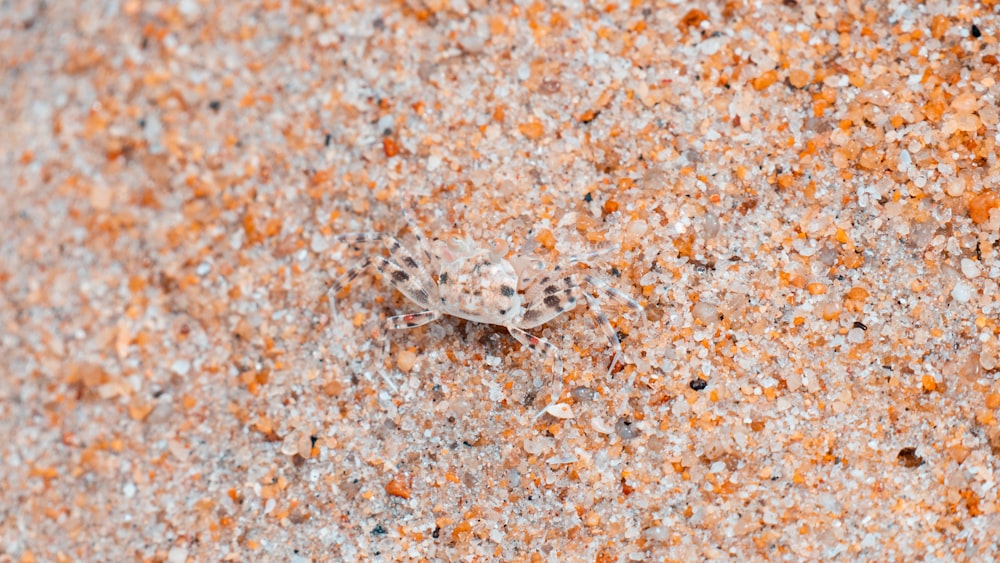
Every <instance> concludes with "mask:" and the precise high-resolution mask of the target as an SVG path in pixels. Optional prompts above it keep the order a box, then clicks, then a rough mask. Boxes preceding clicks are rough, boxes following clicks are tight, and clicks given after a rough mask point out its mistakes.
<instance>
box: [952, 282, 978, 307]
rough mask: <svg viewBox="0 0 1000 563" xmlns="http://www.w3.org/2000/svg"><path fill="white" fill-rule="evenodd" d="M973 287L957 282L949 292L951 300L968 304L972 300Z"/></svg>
mask: <svg viewBox="0 0 1000 563" xmlns="http://www.w3.org/2000/svg"><path fill="white" fill-rule="evenodd" d="M972 292H973V287H972V286H971V285H969V284H967V283H965V282H961V281H960V282H958V283H956V284H955V287H954V288H952V290H951V298H952V299H954V300H955V301H958V302H959V303H968V302H969V300H970V299H972Z"/></svg>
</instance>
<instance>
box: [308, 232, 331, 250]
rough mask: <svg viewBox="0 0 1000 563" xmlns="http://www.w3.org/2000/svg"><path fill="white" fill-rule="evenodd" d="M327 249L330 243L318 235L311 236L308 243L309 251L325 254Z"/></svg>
mask: <svg viewBox="0 0 1000 563" xmlns="http://www.w3.org/2000/svg"><path fill="white" fill-rule="evenodd" d="M328 248H330V243H329V242H327V240H326V237H324V236H323V235H322V234H320V233H315V234H314V235H313V236H312V240H310V241H309V250H312V251H313V252H315V253H316V254H319V253H321V252H325V251H326V250H327V249H328Z"/></svg>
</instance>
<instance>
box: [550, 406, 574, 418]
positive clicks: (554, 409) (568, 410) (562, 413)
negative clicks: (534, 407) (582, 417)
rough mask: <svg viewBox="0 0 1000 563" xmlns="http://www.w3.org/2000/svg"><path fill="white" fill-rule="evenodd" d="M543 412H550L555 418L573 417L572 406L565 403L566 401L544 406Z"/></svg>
mask: <svg viewBox="0 0 1000 563" xmlns="http://www.w3.org/2000/svg"><path fill="white" fill-rule="evenodd" d="M545 412H547V413H549V414H551V415H552V416H554V417H556V418H562V419H566V418H573V417H574V416H576V415H574V414H573V407H571V406H569V405H567V404H566V403H556V404H554V405H549V406H547V407H545Z"/></svg>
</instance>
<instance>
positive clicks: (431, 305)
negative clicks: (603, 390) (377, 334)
mask: <svg viewBox="0 0 1000 563" xmlns="http://www.w3.org/2000/svg"><path fill="white" fill-rule="evenodd" d="M406 220H407V223H408V225H409V228H410V231H411V232H412V233H413V235H414V237H415V238H416V239H417V244H418V246H419V253H420V254H422V255H423V257H424V258H425V260H426V263H423V264H422V263H421V262H419V261H418V260H416V259H415V258H414V255H413V253H412V252H411V251H410V250H408V249H407V248H406V247H405V246H403V244H402V243H400V242H399V240H397V239H396V238H395V237H393V236H391V235H388V234H385V233H378V232H368V233H350V234H343V235H338V236H337V237H335V240H337V241H339V242H344V243H348V244H362V243H373V242H378V243H381V244H382V245H383V246H385V247H386V249H388V251H389V256H388V257H384V256H369V257H367V258H365V259H364V261H362V262H361V263H360V264H358V265H357V266H355V267H352V268H349V269H348V270H347V271H346V272H345V273H344V274H343V275H342V276H341V277H340V278H339V279H338V280H336V281H334V282H333V283H332V284H331V291H332V292H333V294H334V295H336V294H338V293H340V292H341V291H342V290H343V289H344V288H345V287H346V286H347V285H348V284H350V283H351V282H353V281H354V280H356V279H357V278H358V277H359V276H360V275H361V273H362V272H363V271H365V270H367V269H369V268H371V267H374V268H376V269H377V270H378V271H379V272H380V273H382V274H384V275H385V276H386V279H387V280H388V282H389V284H390V285H392V287H394V288H395V289H396V290H398V291H399V292H400V293H402V294H403V295H404V296H405V297H407V298H408V299H409V300H410V301H412V302H414V303H415V304H417V305H420V306H422V307H425V308H426V310H425V311H421V312H417V313H410V314H405V315H398V316H394V317H391V318H389V319H388V327H389V328H391V329H405V328H414V327H418V326H421V325H424V324H427V323H430V322H433V321H436V320H438V319H440V318H442V317H444V316H446V315H450V316H453V317H459V318H462V319H465V320H468V321H472V322H478V323H485V324H493V325H499V326H503V327H504V328H506V329H507V331H508V332H509V333H510V334H511V336H513V337H514V338H515V339H516V340H517V341H518V342H520V343H521V345H522V346H525V347H527V348H528V349H529V350H531V351H533V352H537V353H540V354H541V355H542V356H543V357H545V358H548V359H551V360H552V363H553V379H554V382H555V384H554V385H553V395H552V402H551V403H550V404H549V406H548V407H546V410H548V409H549V408H550V407H552V406H553V405H554V404H555V403H556V401H558V399H559V396H560V394H561V392H562V387H561V385H562V358H561V356H560V354H559V350H558V348H557V347H556V346H555V345H554V344H552V343H551V342H549V341H548V340H546V339H544V338H541V337H538V336H534V335H532V334H530V333H528V332H527V330H528V329H532V328H535V327H538V326H540V325H542V324H545V323H547V322H548V321H550V320H552V319H553V318H555V317H557V316H559V315H561V314H563V313H565V312H567V311H569V310H571V309H573V308H574V307H576V305H577V304H579V302H580V301H581V300H583V301H586V302H587V305H588V309H589V311H590V315H591V319H592V320H593V321H594V324H595V325H596V326H597V327H598V329H599V330H600V331H601V333H603V334H604V335H605V337H606V339H607V341H608V345H609V346H610V347H611V348H612V350H613V351H614V356H613V358H612V360H611V365H610V366H609V367H608V371H609V373H610V371H611V370H612V369H613V368H614V366H615V364H616V363H617V362H618V361H619V360H620V359H621V356H622V347H621V342H620V341H619V339H618V336H617V334H616V333H615V330H614V328H613V327H612V326H611V323H610V322H608V319H607V317H606V316H605V315H604V313H603V312H602V311H601V309H600V306H599V304H598V301H597V300H596V299H595V298H594V297H593V296H592V295H591V294H590V293H588V292H587V291H584V289H583V286H584V284H586V285H588V286H589V287H591V288H592V289H593V290H595V291H597V292H598V293H600V294H601V295H603V296H606V297H610V298H612V299H614V300H616V301H618V302H619V303H621V304H623V305H625V306H626V307H628V308H629V309H631V310H632V311H634V312H636V313H638V314H640V315H644V311H643V308H642V306H641V305H639V304H638V303H637V302H636V301H635V300H633V299H632V298H631V297H629V296H628V295H626V294H625V293H623V292H621V291H619V290H617V289H614V288H612V287H610V286H608V285H607V284H606V283H604V282H603V281H601V280H598V279H596V278H594V277H592V276H589V275H581V274H576V273H569V274H566V273H564V271H563V269H562V267H561V266H554V267H550V266H548V265H547V264H545V263H544V262H542V261H541V260H538V259H534V258H529V257H522V256H515V257H513V258H510V259H508V258H507V251H508V247H507V244H506V243H505V242H503V241H500V242H498V243H496V244H494V245H493V246H492V247H490V248H482V247H480V246H478V245H477V244H476V243H475V242H474V241H472V240H471V239H469V238H464V239H459V238H452V239H451V240H450V241H448V242H444V241H441V240H439V239H433V240H431V241H427V240H426V239H425V237H424V236H423V234H422V233H421V232H420V229H419V228H417V226H416V222H415V221H414V220H413V219H412V217H411V216H410V215H409V214H408V213H407V214H406ZM601 253H603V251H601V252H597V253H592V254H588V255H584V256H579V257H575V258H570V260H569V264H570V265H572V264H575V263H578V262H582V261H586V260H588V259H590V258H593V257H596V256H598V255H599V254H601ZM427 268H431V271H432V272H434V274H435V275H434V276H432V275H431V273H430V272H429V271H428V269H427ZM546 410H543V411H542V412H546Z"/></svg>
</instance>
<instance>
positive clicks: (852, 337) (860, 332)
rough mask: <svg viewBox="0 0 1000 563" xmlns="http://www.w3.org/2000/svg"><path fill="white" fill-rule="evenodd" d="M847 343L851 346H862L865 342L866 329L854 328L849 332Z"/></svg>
mask: <svg viewBox="0 0 1000 563" xmlns="http://www.w3.org/2000/svg"><path fill="white" fill-rule="evenodd" d="M847 341H848V342H850V343H851V344H860V343H862V342H864V341H865V329H863V328H857V327H855V328H852V329H851V330H849V331H847Z"/></svg>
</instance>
